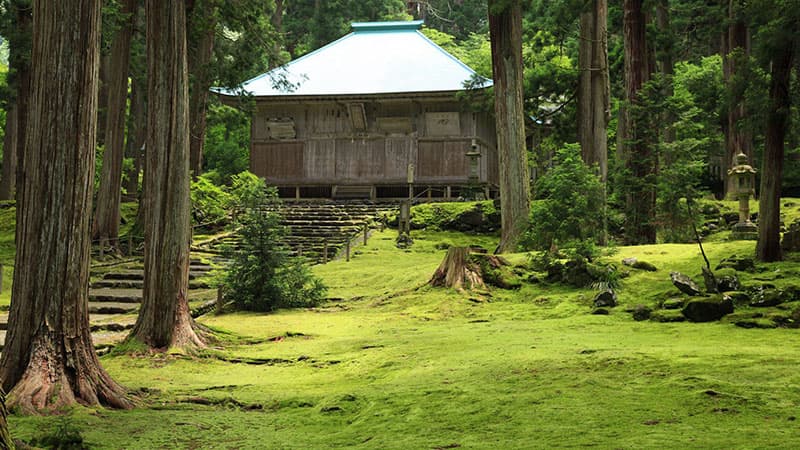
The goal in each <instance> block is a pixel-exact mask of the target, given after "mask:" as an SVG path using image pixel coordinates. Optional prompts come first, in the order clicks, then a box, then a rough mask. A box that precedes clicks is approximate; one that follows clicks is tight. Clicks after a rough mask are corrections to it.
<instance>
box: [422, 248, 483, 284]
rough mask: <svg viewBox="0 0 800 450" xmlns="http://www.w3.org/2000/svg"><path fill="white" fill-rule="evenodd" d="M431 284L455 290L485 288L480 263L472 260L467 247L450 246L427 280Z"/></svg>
mask: <svg viewBox="0 0 800 450" xmlns="http://www.w3.org/2000/svg"><path fill="white" fill-rule="evenodd" d="M429 284H430V285H431V286H438V287H441V286H443V287H449V288H453V289H456V290H459V291H461V290H464V287H465V286H466V287H467V288H468V289H475V288H485V287H486V284H485V283H484V282H483V274H482V272H481V268H480V265H478V264H477V263H476V262H475V261H473V259H472V257H471V255H470V249H469V247H450V248H449V249H448V250H447V255H446V256H445V257H444V260H443V261H442V263H441V264H439V268H438V269H436V272H434V273H433V276H432V277H431V280H430V281H429Z"/></svg>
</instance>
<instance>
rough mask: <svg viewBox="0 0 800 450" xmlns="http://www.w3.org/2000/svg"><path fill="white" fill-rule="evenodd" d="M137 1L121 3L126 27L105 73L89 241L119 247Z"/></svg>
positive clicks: (120, 30)
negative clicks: (97, 177)
mask: <svg viewBox="0 0 800 450" xmlns="http://www.w3.org/2000/svg"><path fill="white" fill-rule="evenodd" d="M135 12H136V0H123V2H122V13H123V14H127V15H128V18H127V20H126V21H125V24H124V25H123V26H122V27H121V28H120V29H119V31H117V33H116V35H115V36H114V41H113V43H112V44H111V56H110V63H109V64H110V67H109V74H108V103H107V107H106V123H105V125H106V131H105V144H106V147H105V152H104V153H103V169H102V174H101V177H100V190H99V191H98V192H97V205H96V207H95V211H94V220H93V221H92V239H95V240H100V241H101V242H102V241H103V240H107V241H108V242H109V243H110V244H111V245H112V246H114V247H115V248H116V247H118V239H119V224H120V211H119V204H120V200H121V195H122V194H121V189H122V159H123V157H124V151H123V150H124V144H125V111H126V109H127V100H128V68H129V66H130V60H131V37H132V36H133V23H134V20H136V14H135Z"/></svg>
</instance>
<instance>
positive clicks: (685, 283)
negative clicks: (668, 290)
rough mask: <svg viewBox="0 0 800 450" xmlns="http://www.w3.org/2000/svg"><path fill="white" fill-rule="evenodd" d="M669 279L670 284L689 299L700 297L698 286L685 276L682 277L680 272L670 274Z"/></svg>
mask: <svg viewBox="0 0 800 450" xmlns="http://www.w3.org/2000/svg"><path fill="white" fill-rule="evenodd" d="M669 278H670V279H671V280H672V284H673V285H675V287H676V288H678V290H680V291H681V292H683V293H684V294H686V295H688V296H690V297H694V296H696V295H700V286H698V285H697V283H695V282H694V281H692V279H691V278H689V277H688V276H687V275H684V274H682V273H680V272H671V273H670V274H669Z"/></svg>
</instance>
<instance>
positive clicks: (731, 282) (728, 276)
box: [717, 270, 742, 292]
mask: <svg viewBox="0 0 800 450" xmlns="http://www.w3.org/2000/svg"><path fill="white" fill-rule="evenodd" d="M741 288H742V285H741V283H739V277H738V276H736V272H735V271H732V270H731V271H728V270H725V271H720V272H718V273H717V291H719V292H729V291H738V290H739V289H741Z"/></svg>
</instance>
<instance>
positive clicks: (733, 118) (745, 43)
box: [722, 0, 753, 198]
mask: <svg viewBox="0 0 800 450" xmlns="http://www.w3.org/2000/svg"><path fill="white" fill-rule="evenodd" d="M739 7H740V5H739V2H738V0H728V21H729V22H728V23H729V25H728V28H727V29H726V30H725V32H724V33H723V36H722V53H723V54H722V57H723V63H722V76H723V78H724V80H725V84H726V86H727V87H728V89H729V91H730V93H731V96H730V103H729V105H728V110H727V114H726V115H725V117H724V118H723V126H722V129H723V132H724V133H725V157H724V159H723V161H722V165H723V167H722V169H723V170H722V173H723V174H727V169H729V168H730V167H731V166H733V165H734V158H735V157H736V155H737V154H738V153H739V152H740V151H741V152H744V154H745V155H747V156H748V158H749V159H750V161H752V157H753V144H752V142H753V137H752V135H751V133H750V132H749V131H748V130H747V128H746V127H743V126H742V125H741V124H740V122H741V121H742V120H743V119H744V118H746V117H747V110H746V109H745V99H744V89H742V88H739V87H737V86H736V81H735V78H736V74H737V72H738V71H739V70H740V67H739V66H740V63H741V58H742V57H747V56H749V55H750V36H749V31H748V29H747V24H745V23H744V20H743V19H742V18H741V17H740V12H739ZM735 181H736V180H735V178H734V177H730V176H725V196H726V197H729V198H733V194H734V193H735V191H736V186H735V185H734V183H735Z"/></svg>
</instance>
